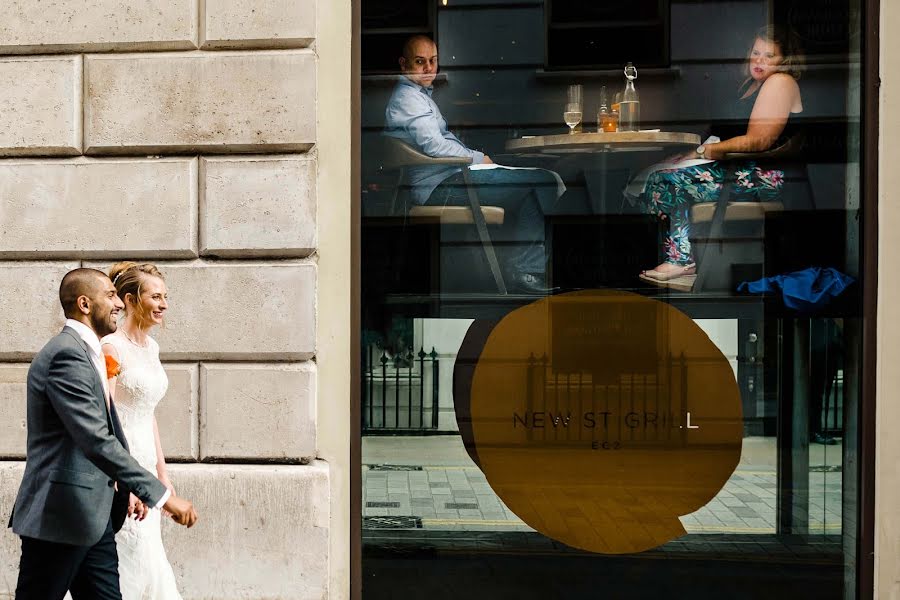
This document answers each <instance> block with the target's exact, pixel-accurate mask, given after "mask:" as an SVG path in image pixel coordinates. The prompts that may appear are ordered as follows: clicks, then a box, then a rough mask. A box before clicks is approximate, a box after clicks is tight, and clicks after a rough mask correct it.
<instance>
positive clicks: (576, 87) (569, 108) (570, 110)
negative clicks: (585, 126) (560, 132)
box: [563, 83, 584, 133]
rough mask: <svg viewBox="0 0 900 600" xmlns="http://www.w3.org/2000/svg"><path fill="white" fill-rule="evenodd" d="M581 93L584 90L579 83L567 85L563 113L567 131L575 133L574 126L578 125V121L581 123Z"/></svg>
mask: <svg viewBox="0 0 900 600" xmlns="http://www.w3.org/2000/svg"><path fill="white" fill-rule="evenodd" d="M583 93H584V92H583V89H582V87H581V85H580V84H577V83H576V84H573V85H570V86H569V91H568V101H567V102H566V111H565V114H564V115H563V119H564V120H565V122H566V125H568V126H569V133H575V128H576V127H578V124H579V123H581V117H582V112H581V109H582V99H583V97H584V96H583Z"/></svg>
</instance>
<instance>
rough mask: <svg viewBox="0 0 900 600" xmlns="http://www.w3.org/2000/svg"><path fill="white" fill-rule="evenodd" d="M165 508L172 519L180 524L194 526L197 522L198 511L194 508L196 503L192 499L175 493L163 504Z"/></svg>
mask: <svg viewBox="0 0 900 600" xmlns="http://www.w3.org/2000/svg"><path fill="white" fill-rule="evenodd" d="M163 508H164V509H166V510H167V511H169V513H170V514H171V515H172V519H174V520H175V522H176V523H178V524H179V525H184V526H185V527H193V526H194V523H196V522H197V518H198V517H197V511H196V510H194V505H193V503H192V502H191V501H190V500H185V499H184V498H179V497H178V496H174V495H173V496H169V499H168V500H166V503H165V504H163Z"/></svg>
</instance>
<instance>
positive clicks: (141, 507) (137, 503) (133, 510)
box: [128, 494, 150, 521]
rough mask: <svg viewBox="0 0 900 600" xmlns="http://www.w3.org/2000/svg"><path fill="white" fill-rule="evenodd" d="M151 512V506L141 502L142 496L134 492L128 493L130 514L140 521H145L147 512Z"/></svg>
mask: <svg viewBox="0 0 900 600" xmlns="http://www.w3.org/2000/svg"><path fill="white" fill-rule="evenodd" d="M149 512H150V508H149V507H148V506H147V505H146V504H144V503H143V502H141V500H140V498H138V497H137V496H135V495H134V494H128V516H129V517H131V518H134V519H137V520H138V521H143V520H144V519H146V518H147V514H148V513H149Z"/></svg>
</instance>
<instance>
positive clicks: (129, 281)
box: [109, 261, 166, 322]
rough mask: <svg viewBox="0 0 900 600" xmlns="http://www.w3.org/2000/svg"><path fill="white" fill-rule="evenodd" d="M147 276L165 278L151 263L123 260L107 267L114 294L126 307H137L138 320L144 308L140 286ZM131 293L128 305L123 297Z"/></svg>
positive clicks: (142, 314)
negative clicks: (130, 300)
mask: <svg viewBox="0 0 900 600" xmlns="http://www.w3.org/2000/svg"><path fill="white" fill-rule="evenodd" d="M147 277H159V278H160V279H162V280H163V281H165V280H166V278H165V277H163V274H162V273H160V271H159V269H157V268H156V265H154V264H151V263H136V262H131V261H123V262H119V263H116V264H114V265H113V266H112V267H111V268H110V269H109V278H110V279H111V280H112V282H113V285H114V286H116V294H117V295H118V296H119V298H120V299H121V300H122V302H124V303H125V307H126V308H137V311H136V313H135V314H136V315H137V318H138V320H139V321H141V322H143V321H144V315H145V313H146V310H145V309H144V306H143V303H141V287H142V286H143V284H144V281H146V279H147ZM128 294H131V297H132V304H131V306H130V307H129V303H128V301H127V300H126V299H125V297H126V296H127V295H128Z"/></svg>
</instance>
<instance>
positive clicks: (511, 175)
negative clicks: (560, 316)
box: [425, 168, 558, 275]
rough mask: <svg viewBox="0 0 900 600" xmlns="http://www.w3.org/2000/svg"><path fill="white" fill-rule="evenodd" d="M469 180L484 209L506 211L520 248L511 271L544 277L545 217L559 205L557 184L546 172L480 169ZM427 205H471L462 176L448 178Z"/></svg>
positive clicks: (510, 264)
mask: <svg viewBox="0 0 900 600" xmlns="http://www.w3.org/2000/svg"><path fill="white" fill-rule="evenodd" d="M469 179H470V180H471V182H472V185H473V186H474V188H475V191H476V192H477V194H478V200H479V201H480V202H481V204H482V206H499V207H501V208H503V209H504V210H505V211H506V217H505V220H504V223H505V225H504V227H510V228H511V230H512V235H513V238H514V240H515V241H516V242H517V246H518V247H519V249H517V250H516V251H515V252H514V254H513V255H512V256H511V257H510V260H509V264H508V265H507V270H510V271H512V272H515V273H532V274H536V275H542V274H543V273H544V270H545V265H546V260H547V259H546V255H545V251H544V215H545V214H547V213H550V212H552V210H553V207H554V205H555V204H556V202H557V199H558V198H557V191H558V189H557V182H556V178H555V177H554V176H553V173H551V172H550V171H545V170H543V169H534V170H532V169H515V170H514V169H503V168H496V169H479V170H475V171H469ZM425 204H426V205H431V206H469V195H468V192H467V191H466V183H465V181H464V179H463V174H462V173H457V174H455V175H452V176H450V177H448V178H447V179H445V180H444V181H443V182H442V183H441V184H440V185H439V186H438V187H437V188H435V190H434V192H432V193H431V196H429V198H428V200H427V201H426V202H425Z"/></svg>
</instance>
